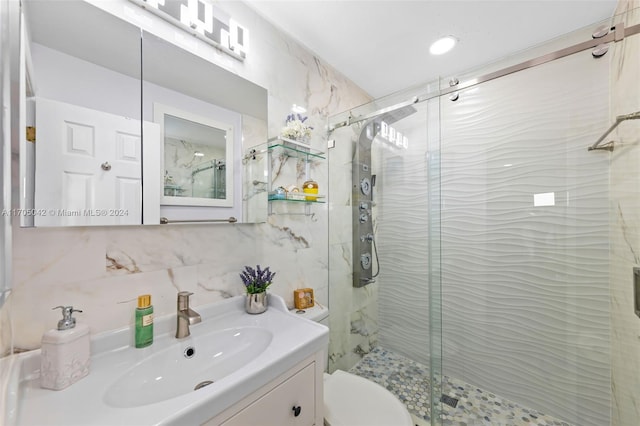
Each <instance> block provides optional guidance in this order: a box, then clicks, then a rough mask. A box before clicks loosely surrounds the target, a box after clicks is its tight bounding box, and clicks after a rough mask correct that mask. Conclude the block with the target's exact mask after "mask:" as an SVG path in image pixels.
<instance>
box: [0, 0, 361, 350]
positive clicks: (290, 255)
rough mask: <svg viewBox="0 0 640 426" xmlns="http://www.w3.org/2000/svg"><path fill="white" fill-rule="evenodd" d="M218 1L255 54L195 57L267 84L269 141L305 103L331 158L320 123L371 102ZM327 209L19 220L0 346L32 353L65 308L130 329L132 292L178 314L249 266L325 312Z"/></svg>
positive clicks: (324, 173) (216, 296)
mask: <svg viewBox="0 0 640 426" xmlns="http://www.w3.org/2000/svg"><path fill="white" fill-rule="evenodd" d="M94 3H98V2H94ZM216 4H217V5H218V6H219V7H220V8H221V9H223V10H224V11H225V12H226V13H229V14H230V15H231V16H234V18H235V19H237V20H238V22H241V23H243V24H244V25H245V26H246V27H247V28H249V29H250V31H251V37H252V50H251V53H250V54H249V55H248V57H247V59H246V60H245V61H244V62H239V61H236V60H235V59H233V58H230V57H227V56H225V55H224V54H222V53H221V52H219V51H217V50H215V49H213V48H210V47H208V46H206V45H203V46H204V48H203V46H200V51H199V54H200V55H201V56H203V57H205V58H206V59H208V60H210V61H212V62H214V63H216V64H217V65H219V66H222V67H223V68H226V69H228V70H230V71H232V72H235V73H237V74H238V75H241V76H242V77H244V78H247V79H249V80H251V81H253V82H255V83H256V84H259V85H262V86H263V87H265V88H267V90H268V91H269V98H268V102H269V105H268V107H269V124H268V126H269V136H270V137H273V136H276V135H278V134H279V132H280V129H281V128H282V126H283V125H284V119H285V118H286V115H287V114H288V113H289V110H290V108H291V105H292V104H294V103H295V104H298V105H304V106H306V108H307V111H308V113H307V114H308V115H309V121H310V123H311V125H312V126H314V128H315V129H316V130H315V131H314V133H313V136H312V139H311V145H312V147H314V148H315V149H318V150H322V151H326V149H327V148H326V138H325V132H324V128H325V122H326V117H327V116H328V115H330V114H335V113H338V112H341V111H343V110H347V109H349V108H352V107H354V106H357V105H360V104H363V103H365V102H367V101H369V100H370V97H369V96H368V95H367V94H366V93H365V92H364V91H363V90H361V89H360V88H358V87H357V86H355V85H354V84H353V83H352V82H351V81H350V80H348V79H347V78H345V77H344V76H343V75H341V74H340V73H338V72H337V71H335V70H334V69H333V68H332V67H331V66H330V65H328V64H327V63H325V62H324V61H323V60H322V59H321V58H318V57H316V56H314V54H313V53H311V52H309V51H308V50H307V49H306V48H305V47H303V46H301V45H299V44H298V43H297V42H296V41H295V40H293V39H291V38H290V37H289V36H287V35H285V34H284V33H283V32H281V31H280V30H278V29H277V28H275V27H273V26H272V25H271V24H270V23H268V22H267V21H265V20H264V19H263V18H262V17H260V16H259V15H258V14H256V13H255V12H254V11H253V10H251V9H250V8H248V7H247V6H246V5H245V4H243V3H241V2H233V1H221V2H217V3H216ZM129 5H130V3H129V2H127V1H126V0H116V1H112V2H106V3H104V2H103V3H102V6H101V7H105V8H107V9H108V10H109V11H110V12H112V13H115V14H118V15H119V16H125V14H124V13H123V8H124V7H126V6H129ZM151 19H155V17H151ZM157 25H158V27H163V26H167V25H168V24H165V23H164V22H163V21H162V22H161V21H158V23H157ZM169 30H171V31H174V30H173V29H169ZM328 169H329V166H328V162H325V164H324V165H321V166H318V167H317V169H315V170H314V176H313V178H314V180H316V181H317V182H318V183H319V185H320V187H321V188H323V187H324V188H327V186H328ZM14 185H15V183H14ZM327 205H328V204H319V205H314V206H313V209H314V210H313V212H312V214H311V215H308V216H306V215H287V214H277V215H272V216H269V218H268V221H267V223H264V224H233V225H229V224H211V225H168V226H167V225H159V226H135V227H134V226H132V227H108V228H107V227H94V228H29V229H25V228H20V227H19V226H18V225H17V223H15V222H16V221H14V226H13V240H14V242H13V290H12V292H11V295H10V297H9V299H8V301H7V303H6V304H5V305H4V306H3V308H2V312H1V318H2V320H1V321H2V324H1V325H2V327H0V328H1V329H2V331H1V336H0V344H1V348H0V350H1V352H2V353H3V354H6V353H8V352H10V351H11V350H12V349H15V350H30V349H35V348H38V347H39V346H40V339H41V336H42V333H43V332H44V331H45V330H47V329H50V328H52V327H53V326H55V324H56V322H57V316H58V315H59V314H58V313H57V312H56V311H52V310H51V307H53V306H57V305H61V304H66V305H73V306H74V307H76V308H79V309H82V310H83V313H82V314H79V315H78V321H80V322H84V323H86V324H88V325H89V326H90V329H91V333H92V334H96V333H100V332H104V331H108V330H113V329H117V328H121V327H123V326H127V325H130V324H131V323H132V322H133V313H134V309H135V306H136V299H137V296H138V295H139V294H144V293H150V294H151V295H152V303H153V305H154V307H155V314H156V316H158V317H159V316H164V315H172V314H174V311H175V300H176V299H175V298H176V293H177V292H178V291H182V290H187V291H192V292H193V293H194V295H193V296H192V298H191V300H192V304H193V306H194V307H197V306H198V305H201V304H208V303H212V302H216V301H219V300H222V299H224V298H227V297H231V296H235V295H239V294H242V293H243V292H244V288H243V286H242V283H241V281H240V279H239V277H238V274H239V272H240V270H241V269H242V267H243V266H244V265H256V264H260V265H262V266H270V267H271V269H272V270H273V271H276V272H277V279H276V281H275V283H274V284H273V285H272V286H271V287H270V291H271V292H272V293H275V294H278V295H280V296H282V297H284V298H285V300H286V301H287V303H288V304H289V305H293V297H292V296H293V290H294V289H296V288H300V287H312V288H314V290H315V293H316V298H317V300H318V301H319V302H320V303H323V304H328V297H329V295H328V293H329V290H328V286H329V269H328V263H329V259H328V257H329V253H328V250H327V246H328V240H327V238H328V237H327V235H328V213H327ZM347 309H349V308H348V307H347ZM11 334H13V340H11ZM345 350H346V351H347V352H349V351H352V349H345Z"/></svg>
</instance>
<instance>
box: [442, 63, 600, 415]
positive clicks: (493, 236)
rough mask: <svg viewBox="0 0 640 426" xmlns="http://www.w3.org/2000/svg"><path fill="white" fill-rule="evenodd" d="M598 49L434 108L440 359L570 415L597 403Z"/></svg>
mask: <svg viewBox="0 0 640 426" xmlns="http://www.w3.org/2000/svg"><path fill="white" fill-rule="evenodd" d="M602 59H604V61H595V60H593V58H591V57H590V55H588V54H583V55H580V54H579V55H573V56H571V57H569V58H564V59H561V60H556V61H554V62H552V63H549V64H546V65H543V66H539V67H536V68H534V69H529V70H527V71H522V72H520V73H517V74H512V75H510V76H508V77H504V78H501V79H499V80H495V81H493V82H489V83H486V84H483V85H481V86H478V87H476V88H474V89H472V90H468V91H462V92H461V93H460V99H459V100H458V101H457V102H455V103H452V102H449V101H447V100H444V101H443V103H442V110H441V113H442V151H441V153H440V154H441V167H442V181H441V193H442V204H443V206H444V207H443V210H442V217H441V220H442V242H441V244H442V252H443V257H442V292H443V302H442V303H443V340H444V341H443V345H444V346H443V347H444V351H443V352H444V353H443V356H444V359H445V360H446V361H445V363H444V367H445V371H444V372H445V374H447V375H453V376H455V377H457V378H459V379H462V380H464V381H466V382H468V383H473V384H474V385H476V386H479V387H480V388H483V389H490V390H491V391H492V392H494V393H495V394H498V395H501V396H502V397H505V398H508V399H510V400H512V401H516V402H519V403H522V404H524V405H526V406H529V407H531V408H534V409H537V410H540V411H542V412H544V413H546V414H550V415H553V416H554V417H557V418H560V419H563V420H565V421H567V422H569V423H572V424H579V425H583V426H587V425H592V426H600V425H605V424H609V412H610V392H609V389H610V356H611V355H610V353H609V350H610V342H609V333H610V326H609V303H608V293H609V289H608V265H607V263H608V262H607V260H608V223H609V204H608V201H607V200H608V173H609V164H608V158H607V156H606V154H605V155H604V156H601V155H598V154H600V153H597V152H596V153H594V152H588V151H587V147H588V146H589V145H590V144H592V143H593V141H595V140H596V139H597V138H598V136H599V135H600V134H601V132H602V130H603V129H606V128H607V127H608V125H609V111H608V108H607V106H608V94H609V92H608V78H607V75H608V67H609V61H610V58H602ZM569 75H570V76H571V78H570V79H569V78H562V76H569ZM566 99H571V100H572V101H571V103H570V104H568V103H567V102H566ZM594 154H595V155H594ZM549 192H553V193H555V204H554V205H553V206H545V207H536V206H535V205H534V195H535V194H540V193H549Z"/></svg>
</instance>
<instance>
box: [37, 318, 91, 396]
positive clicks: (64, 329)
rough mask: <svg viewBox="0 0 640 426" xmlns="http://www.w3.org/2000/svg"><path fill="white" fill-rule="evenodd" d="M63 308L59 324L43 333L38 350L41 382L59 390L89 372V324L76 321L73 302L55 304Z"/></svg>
mask: <svg viewBox="0 0 640 426" xmlns="http://www.w3.org/2000/svg"><path fill="white" fill-rule="evenodd" d="M53 309H62V319H61V320H60V321H58V327H57V328H55V329H51V330H49V331H47V332H46V333H44V334H43V335H42V349H41V353H40V386H42V387H43V388H46V389H53V390H61V389H64V388H66V387H68V386H70V385H72V384H73V383H75V382H77V381H78V380H80V379H81V378H83V377H84V376H86V375H87V374H89V364H90V363H91V343H90V339H89V326H87V325H86V324H79V325H76V319H75V318H74V317H73V313H74V312H82V311H81V310H79V309H73V306H56V307H55V308H53Z"/></svg>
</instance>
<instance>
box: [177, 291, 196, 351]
mask: <svg viewBox="0 0 640 426" xmlns="http://www.w3.org/2000/svg"><path fill="white" fill-rule="evenodd" d="M192 294H193V293H190V292H188V291H181V292H179V293H178V315H177V318H178V327H177V329H176V338H177V339H182V338H183V337H187V336H189V335H190V334H191V332H190V331H189V326H190V325H193V324H197V323H199V322H201V321H202V318H201V317H200V314H199V313H197V312H196V311H194V310H193V309H191V308H190V307H189V296H191V295H192Z"/></svg>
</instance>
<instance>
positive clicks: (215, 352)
mask: <svg viewBox="0 0 640 426" xmlns="http://www.w3.org/2000/svg"><path fill="white" fill-rule="evenodd" d="M272 338H273V334H272V333H271V332H270V331H269V330H266V329H265V328H259V327H237V328H229V329H226V330H221V331H216V332H211V333H208V334H204V335H199V336H197V337H193V338H192V337H190V338H186V339H182V340H184V341H177V342H176V343H174V344H172V345H171V346H170V347H168V348H166V349H164V350H162V351H161V352H158V353H155V354H153V355H151V356H149V357H148V358H146V359H144V360H143V361H140V362H138V363H136V364H135V365H133V366H132V367H131V368H130V369H129V370H128V371H126V372H125V373H124V374H123V375H122V376H121V377H120V378H119V379H117V380H116V381H115V383H113V384H112V385H111V386H110V387H109V388H108V389H107V392H106V393H105V402H106V403H107V404H109V405H111V406H113V407H135V406H140V405H147V404H152V403H155V402H161V401H164V400H167V399H170V398H174V397H176V396H178V395H182V394H185V393H188V392H196V391H198V390H200V389H203V388H204V387H206V386H215V385H216V382H217V381H218V380H220V379H222V378H223V377H225V376H228V375H229V374H231V373H233V372H235V371H237V370H239V369H240V368H242V367H243V366H244V365H246V364H248V363H250V362H251V361H254V360H256V358H257V357H258V355H260V354H261V353H262V352H264V350H265V349H266V348H267V347H268V346H269V343H270V342H271V340H272Z"/></svg>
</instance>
